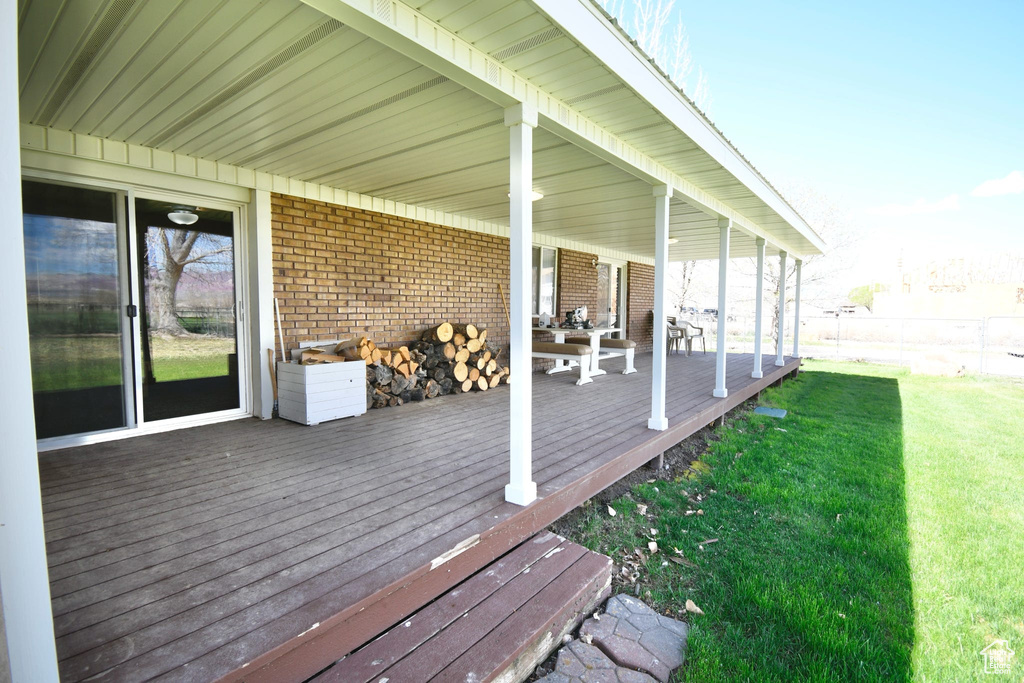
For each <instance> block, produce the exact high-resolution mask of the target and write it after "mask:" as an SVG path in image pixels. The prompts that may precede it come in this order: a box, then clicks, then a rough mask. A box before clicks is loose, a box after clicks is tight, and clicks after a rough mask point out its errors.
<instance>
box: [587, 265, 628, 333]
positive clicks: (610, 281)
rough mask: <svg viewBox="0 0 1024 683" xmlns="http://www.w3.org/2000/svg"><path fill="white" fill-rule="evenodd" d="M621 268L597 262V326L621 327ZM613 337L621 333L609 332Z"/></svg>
mask: <svg viewBox="0 0 1024 683" xmlns="http://www.w3.org/2000/svg"><path fill="white" fill-rule="evenodd" d="M621 276H622V269H621V268H619V267H616V266H613V265H611V264H609V263H598V264H597V312H596V314H595V315H594V323H595V324H596V325H597V327H621V325H620V324H619V323H620V321H619V295H620V289H621V286H620V283H621V281H622V277H621ZM611 334H612V336H614V337H621V336H623V335H622V334H621V333H618V332H613V333H611Z"/></svg>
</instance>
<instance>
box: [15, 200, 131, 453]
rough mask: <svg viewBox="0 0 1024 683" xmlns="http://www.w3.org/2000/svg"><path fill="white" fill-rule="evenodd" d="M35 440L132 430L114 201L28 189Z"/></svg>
mask: <svg viewBox="0 0 1024 683" xmlns="http://www.w3.org/2000/svg"><path fill="white" fill-rule="evenodd" d="M22 202H23V207H24V233H25V278H26V288H27V294H28V322H29V348H30V355H31V359H32V391H33V400H34V403H35V418H36V437H37V438H40V439H46V438H52V437H58V436H67V435H70V434H79V433H84V432H95V431H101V430H108V429H117V428H119V427H126V426H127V425H128V422H129V412H128V408H127V405H128V404H127V402H126V400H125V398H126V391H125V387H126V382H125V378H126V377H128V376H130V373H129V372H128V371H127V370H126V362H125V348H126V344H125V343H124V341H125V340H124V336H123V335H124V334H125V327H126V326H125V324H124V323H125V319H124V312H125V302H123V301H122V299H121V292H122V288H121V279H120V270H121V269H120V268H119V265H118V264H119V257H118V236H119V235H120V234H122V231H121V230H120V229H119V228H118V216H117V214H118V210H117V202H118V195H117V194H116V193H114V192H107V191H103V190H95V189H87V188H81V187H69V186H64V185H52V184H49V183H42V182H36V181H30V180H26V181H24V182H23V183H22Z"/></svg>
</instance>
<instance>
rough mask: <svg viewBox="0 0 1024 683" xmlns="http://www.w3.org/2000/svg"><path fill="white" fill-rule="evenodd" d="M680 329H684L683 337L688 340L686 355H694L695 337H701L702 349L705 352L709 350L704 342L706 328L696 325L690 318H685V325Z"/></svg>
mask: <svg viewBox="0 0 1024 683" xmlns="http://www.w3.org/2000/svg"><path fill="white" fill-rule="evenodd" d="M679 329H680V330H681V331H682V333H683V337H684V339H685V340H686V355H687V356H692V355H693V340H694V339H700V348H701V351H703V352H704V353H705V354H706V353H707V352H708V349H707V346H706V345H705V343H704V328H703V327H697V326H696V325H694V324H693V323H691V322H690V321H689V320H684V321H683V327H680V328H679Z"/></svg>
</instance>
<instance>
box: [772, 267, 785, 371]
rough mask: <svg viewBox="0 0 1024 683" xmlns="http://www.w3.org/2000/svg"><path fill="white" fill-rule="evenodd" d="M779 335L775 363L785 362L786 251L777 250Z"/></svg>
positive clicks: (780, 365)
mask: <svg viewBox="0 0 1024 683" xmlns="http://www.w3.org/2000/svg"><path fill="white" fill-rule="evenodd" d="M778 333H779V337H778V342H777V343H776V344H775V354H776V355H775V365H777V366H779V367H782V366H783V365H785V364H786V358H785V355H786V353H785V352H786V252H784V251H780V252H779V330H778Z"/></svg>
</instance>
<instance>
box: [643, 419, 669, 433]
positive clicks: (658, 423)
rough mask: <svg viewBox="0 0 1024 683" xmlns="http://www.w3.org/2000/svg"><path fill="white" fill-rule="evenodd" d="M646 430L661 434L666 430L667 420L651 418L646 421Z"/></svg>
mask: <svg viewBox="0 0 1024 683" xmlns="http://www.w3.org/2000/svg"><path fill="white" fill-rule="evenodd" d="M647 428H648V429H655V430H657V431H659V432H663V431H665V430H666V429H668V418H667V417H652V418H650V419H649V420H647Z"/></svg>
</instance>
